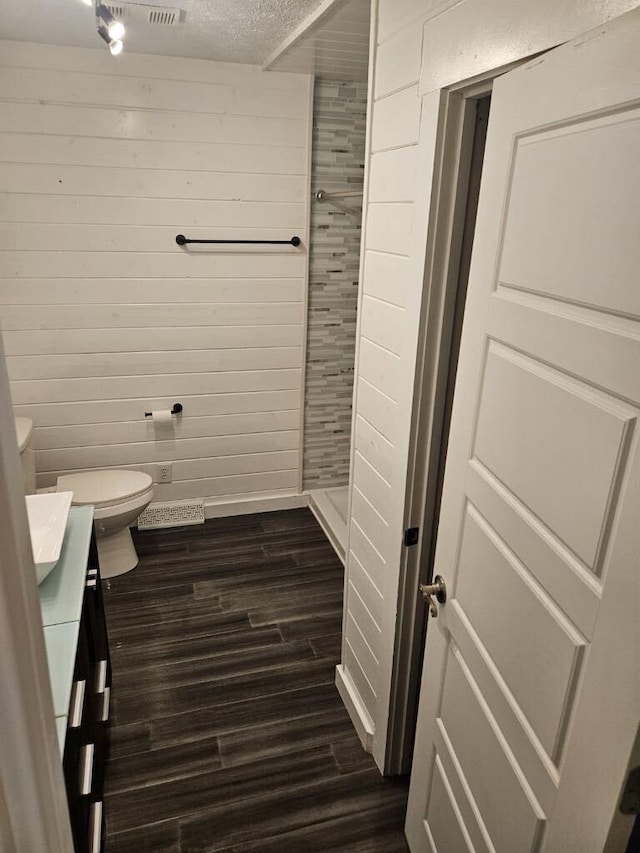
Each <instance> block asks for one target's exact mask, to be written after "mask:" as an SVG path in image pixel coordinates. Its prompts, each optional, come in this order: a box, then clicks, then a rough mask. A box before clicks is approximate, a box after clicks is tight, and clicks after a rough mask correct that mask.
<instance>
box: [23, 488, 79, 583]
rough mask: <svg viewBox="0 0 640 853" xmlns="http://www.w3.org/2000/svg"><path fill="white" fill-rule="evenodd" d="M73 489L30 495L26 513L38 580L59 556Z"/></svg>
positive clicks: (26, 499) (39, 580)
mask: <svg viewBox="0 0 640 853" xmlns="http://www.w3.org/2000/svg"><path fill="white" fill-rule="evenodd" d="M72 498H73V492H48V493H45V494H41V495H27V496H26V497H25V501H26V504H27V516H28V518H29V531H30V533H31V547H32V549H33V561H34V563H35V564H36V575H37V578H38V583H39V584H40V583H42V581H43V580H44V579H45V578H46V577H47V575H48V574H49V572H50V571H51V569H53V567H54V566H55V564H56V563H57V562H58V560H59V559H60V553H61V551H62V542H63V540H64V533H65V530H66V529H67V518H68V517H69V508H70V507H71V499H72Z"/></svg>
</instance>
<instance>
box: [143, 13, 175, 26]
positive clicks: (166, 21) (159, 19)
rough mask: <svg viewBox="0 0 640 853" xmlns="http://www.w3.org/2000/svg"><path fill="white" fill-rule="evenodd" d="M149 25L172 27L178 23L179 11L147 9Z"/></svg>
mask: <svg viewBox="0 0 640 853" xmlns="http://www.w3.org/2000/svg"><path fill="white" fill-rule="evenodd" d="M149 23H150V24H158V25H159V26H161V27H174V26H175V25H176V24H179V23H180V9H153V8H151V9H149Z"/></svg>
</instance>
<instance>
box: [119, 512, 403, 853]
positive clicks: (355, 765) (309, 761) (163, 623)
mask: <svg viewBox="0 0 640 853" xmlns="http://www.w3.org/2000/svg"><path fill="white" fill-rule="evenodd" d="M135 542H136V548H137V550H138V554H139V556H140V564H139V565H138V567H137V568H136V569H135V571H133V572H130V573H129V574H127V575H124V576H123V577H121V578H114V579H113V580H111V581H107V582H105V584H104V587H105V601H106V609H107V623H108V629H109V637H110V642H111V654H112V662H113V691H112V719H113V724H112V731H111V756H110V760H109V762H108V764H107V773H106V792H105V812H106V816H107V853H213V851H226V853H240V851H243V853H320V851H335V853H404V851H407V850H408V848H407V846H406V843H405V840H404V834H403V830H402V826H403V823H404V812H405V808H406V797H407V789H406V783H405V782H404V781H402V780H385V779H383V778H382V777H381V776H380V774H379V773H378V770H377V769H376V767H375V765H374V763H373V760H372V759H371V757H370V756H369V755H367V754H366V753H364V752H363V750H362V747H361V745H360V742H359V741H358V738H357V736H356V735H355V732H354V730H353V727H352V725H351V722H350V720H349V718H348V715H347V713H346V711H345V709H344V706H343V705H342V702H341V700H340V698H339V696H338V693H337V690H336V688H335V685H334V668H335V665H336V663H338V660H339V656H340V631H341V620H342V584H343V570H342V566H341V565H340V562H339V561H338V559H337V557H336V556H335V554H334V552H333V550H332V549H331V546H330V545H329V543H328V542H327V540H326V538H325V536H324V534H323V533H322V531H321V529H320V527H319V526H318V524H317V523H316V521H315V519H314V518H313V516H312V515H311V513H310V512H309V511H308V510H290V511H286V512H275V513H267V514H262V515H251V516H240V517H235V518H225V519H215V520H211V521H208V522H207V523H206V524H205V525H204V526H198V527H184V528H179V529H172V530H160V531H146V532H140V533H137V534H136V535H135Z"/></svg>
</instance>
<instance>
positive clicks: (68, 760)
mask: <svg viewBox="0 0 640 853" xmlns="http://www.w3.org/2000/svg"><path fill="white" fill-rule="evenodd" d="M38 589H39V593H40V605H41V610H42V622H43V625H44V635H45V644H46V649H47V659H48V664H49V676H50V679H51V689H52V693H53V703H54V710H55V714H56V726H57V730H58V742H59V746H60V755H61V758H62V762H63V768H64V778H65V783H66V787H67V798H68V801H69V813H70V817H71V827H72V831H73V838H74V844H75V851H76V853H99V851H100V850H101V849H102V847H103V841H104V815H103V807H102V799H103V787H104V785H103V781H104V764H105V759H106V754H107V748H108V726H109V699H110V693H111V662H110V658H109V643H108V638H107V630H106V622H105V615H104V607H103V599H102V591H101V588H100V567H99V564H98V552H97V548H96V541H95V533H94V528H93V507H90V506H82V507H72V508H71V510H70V513H69V519H68V522H67V529H66V533H65V538H64V544H63V548H62V554H61V556H60V560H59V561H58V563H57V565H56V566H55V568H54V569H53V570H52V572H51V574H49V576H48V577H47V578H46V580H44V581H43V583H42V584H41V585H40V586H39V588H38Z"/></svg>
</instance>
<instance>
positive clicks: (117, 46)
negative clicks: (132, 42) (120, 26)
mask: <svg viewBox="0 0 640 853" xmlns="http://www.w3.org/2000/svg"><path fill="white" fill-rule="evenodd" d="M123 47H124V44H123V43H122V42H121V41H120V39H114V40H113V41H112V42H111V44H110V45H109V50H110V51H111V56H118V55H119V54H121V53H122V48H123Z"/></svg>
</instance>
